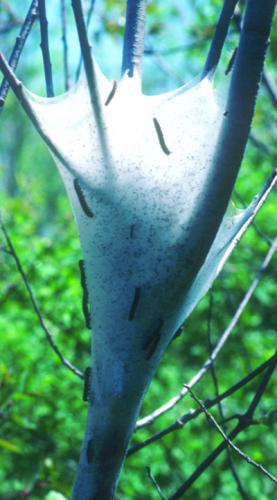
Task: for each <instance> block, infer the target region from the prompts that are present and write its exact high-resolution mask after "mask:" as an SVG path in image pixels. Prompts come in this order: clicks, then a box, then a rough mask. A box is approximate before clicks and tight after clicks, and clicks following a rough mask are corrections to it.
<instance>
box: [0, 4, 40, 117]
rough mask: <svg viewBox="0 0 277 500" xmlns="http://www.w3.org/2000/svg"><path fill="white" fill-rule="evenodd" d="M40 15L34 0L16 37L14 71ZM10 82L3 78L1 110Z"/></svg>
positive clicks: (0, 99)
mask: <svg viewBox="0 0 277 500" xmlns="http://www.w3.org/2000/svg"><path fill="white" fill-rule="evenodd" d="M37 16H38V0H33V1H32V3H31V5H30V8H29V10H28V12H27V15H26V17H25V20H24V22H23V25H22V27H21V29H20V32H19V35H18V36H17V38H16V42H15V45H14V47H13V50H12V52H11V55H10V57H9V65H10V67H11V68H12V70H13V71H15V70H16V68H17V64H18V61H19V58H20V55H21V53H22V50H23V48H24V44H25V42H26V40H27V38H28V36H29V33H30V31H31V29H32V26H33V24H34V22H35V20H36V19H37ZM9 87H10V84H9V82H8V80H7V79H6V78H3V80H2V83H1V86H0V112H1V110H2V109H3V107H4V104H5V100H6V97H7V94H8V91H9Z"/></svg>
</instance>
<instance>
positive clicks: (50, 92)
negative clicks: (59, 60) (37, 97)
mask: <svg viewBox="0 0 277 500" xmlns="http://www.w3.org/2000/svg"><path fill="white" fill-rule="evenodd" d="M38 9H39V22H40V34H41V43H40V47H41V51H42V58H43V66H44V75H45V83H46V92H47V97H53V96H54V85H53V76H52V63H51V58H50V50H49V41H48V21H47V16H46V8H45V0H38Z"/></svg>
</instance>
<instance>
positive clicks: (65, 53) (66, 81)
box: [61, 0, 70, 90]
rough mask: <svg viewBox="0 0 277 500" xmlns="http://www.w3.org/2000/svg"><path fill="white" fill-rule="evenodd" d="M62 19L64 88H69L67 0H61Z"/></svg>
mask: <svg viewBox="0 0 277 500" xmlns="http://www.w3.org/2000/svg"><path fill="white" fill-rule="evenodd" d="M61 21H62V44H63V71H64V88H65V90H68V89H69V86H70V85H69V69H68V43H67V19H66V9H65V0H61Z"/></svg>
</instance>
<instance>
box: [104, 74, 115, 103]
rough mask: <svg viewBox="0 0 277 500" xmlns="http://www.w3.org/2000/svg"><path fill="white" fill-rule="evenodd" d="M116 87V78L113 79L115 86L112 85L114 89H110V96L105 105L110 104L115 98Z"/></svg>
mask: <svg viewBox="0 0 277 500" xmlns="http://www.w3.org/2000/svg"><path fill="white" fill-rule="evenodd" d="M116 89H117V81H116V80H114V81H113V87H112V90H111V91H110V93H109V95H108V97H107V100H106V102H105V106H108V104H110V102H111V100H112V99H113V97H114V95H115V93H116Z"/></svg>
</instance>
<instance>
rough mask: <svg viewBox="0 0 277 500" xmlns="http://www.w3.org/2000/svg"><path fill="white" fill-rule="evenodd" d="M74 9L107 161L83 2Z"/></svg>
mask: <svg viewBox="0 0 277 500" xmlns="http://www.w3.org/2000/svg"><path fill="white" fill-rule="evenodd" d="M71 3H72V9H73V13H74V17H75V22H76V27H77V32H78V37H79V42H80V47H81V53H82V56H83V60H84V66H85V72H86V77H87V83H88V88H89V94H90V102H91V107H92V111H93V114H94V117H95V121H96V126H97V133H98V136H99V141H100V145H101V150H102V153H103V155H104V158H105V160H106V161H108V158H109V150H108V145H107V140H106V135H105V131H104V124H103V117H102V111H101V105H100V99H99V93H98V89H97V82H96V77H95V70H94V64H93V59H92V57H91V46H90V43H89V40H88V34H87V28H86V24H85V20H84V14H83V9H82V4H81V0H72V2H71Z"/></svg>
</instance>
